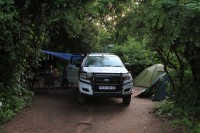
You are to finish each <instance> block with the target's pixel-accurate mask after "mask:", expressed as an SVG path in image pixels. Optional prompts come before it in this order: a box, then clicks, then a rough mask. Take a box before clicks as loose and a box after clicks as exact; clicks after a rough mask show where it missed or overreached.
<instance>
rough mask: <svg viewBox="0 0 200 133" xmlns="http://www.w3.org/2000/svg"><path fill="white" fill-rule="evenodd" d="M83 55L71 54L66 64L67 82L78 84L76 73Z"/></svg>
mask: <svg viewBox="0 0 200 133" xmlns="http://www.w3.org/2000/svg"><path fill="white" fill-rule="evenodd" d="M83 58H84V56H72V57H71V60H70V62H69V64H68V66H67V77H68V82H69V83H72V84H73V85H74V86H78V74H79V69H80V66H81V63H82V61H83Z"/></svg>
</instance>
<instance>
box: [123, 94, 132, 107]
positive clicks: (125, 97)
mask: <svg viewBox="0 0 200 133" xmlns="http://www.w3.org/2000/svg"><path fill="white" fill-rule="evenodd" d="M122 100H123V104H125V105H129V104H130V102H131V95H127V96H124V97H122Z"/></svg>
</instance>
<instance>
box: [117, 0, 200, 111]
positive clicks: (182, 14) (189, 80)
mask: <svg viewBox="0 0 200 133" xmlns="http://www.w3.org/2000/svg"><path fill="white" fill-rule="evenodd" d="M199 18H200V10H199V1H181V0H177V1H173V0H162V1H158V0H152V1H151V0H148V1H141V2H139V3H138V4H135V5H133V6H132V10H130V12H128V13H127V15H126V16H125V17H123V18H122V19H121V20H120V21H119V23H118V24H117V25H116V28H117V32H116V35H117V36H118V37H119V40H120V41H121V42H124V41H125V40H127V36H132V37H134V38H135V39H136V40H139V41H140V42H143V43H145V44H146V45H147V46H148V47H149V48H150V49H151V50H153V51H156V53H157V55H158V57H159V59H160V60H161V61H162V63H163V64H164V66H165V70H166V72H167V74H168V75H169V78H170V82H171V85H172V87H173V91H174V94H175V95H174V100H175V101H176V103H177V104H180V105H182V106H185V108H187V107H186V106H200V104H199V103H200V102H199V101H200V92H199V87H198V82H199V81H200V74H199V73H200V69H199V67H196V66H200V64H199V61H198V60H199V59H200V54H199V52H198V51H199V50H200V46H199V44H200V39H199V36H200V32H199V31H200V30H199V29H200V26H199V23H200V19H199ZM183 99H185V100H183Z"/></svg>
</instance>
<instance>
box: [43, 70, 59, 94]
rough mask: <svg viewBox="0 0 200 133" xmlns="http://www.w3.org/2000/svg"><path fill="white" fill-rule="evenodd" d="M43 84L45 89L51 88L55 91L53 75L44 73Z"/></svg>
mask: <svg viewBox="0 0 200 133" xmlns="http://www.w3.org/2000/svg"><path fill="white" fill-rule="evenodd" d="M44 84H45V85H46V87H47V89H48V90H50V89H53V90H54V92H55V89H56V87H55V77H54V75H52V74H50V73H46V74H45V76H44Z"/></svg>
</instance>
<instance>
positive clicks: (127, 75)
mask: <svg viewBox="0 0 200 133" xmlns="http://www.w3.org/2000/svg"><path fill="white" fill-rule="evenodd" d="M122 79H123V82H128V81H132V76H131V74H130V73H126V74H123V75H122Z"/></svg>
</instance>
